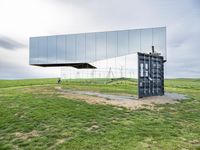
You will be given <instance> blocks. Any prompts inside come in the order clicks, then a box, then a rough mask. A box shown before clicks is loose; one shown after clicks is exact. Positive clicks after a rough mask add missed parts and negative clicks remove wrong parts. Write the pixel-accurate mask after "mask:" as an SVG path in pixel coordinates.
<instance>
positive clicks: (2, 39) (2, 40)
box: [0, 35, 26, 50]
mask: <svg viewBox="0 0 200 150" xmlns="http://www.w3.org/2000/svg"><path fill="white" fill-rule="evenodd" d="M25 46H26V45H25V44H22V43H20V42H18V41H16V40H14V39H12V38H9V37H6V36H3V35H0V47H1V48H3V49H7V50H15V49H18V48H24V47H25Z"/></svg>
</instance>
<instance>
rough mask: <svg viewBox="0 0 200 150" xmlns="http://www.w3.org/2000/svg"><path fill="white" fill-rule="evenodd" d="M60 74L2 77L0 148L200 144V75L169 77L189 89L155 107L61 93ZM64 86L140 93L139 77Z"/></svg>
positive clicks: (169, 85) (174, 86) (171, 86)
mask: <svg viewBox="0 0 200 150" xmlns="http://www.w3.org/2000/svg"><path fill="white" fill-rule="evenodd" d="M55 86H58V85H57V84H56V79H33V80H13V81H9V80H0V149H70V150H79V149H87V150H88V149H94V150H97V149H109V150H112V149H117V150H119V149H125V150H127V149H170V150H171V149H200V79H174V80H166V81H165V89H166V91H168V92H177V93H183V94H186V95H188V99H187V100H184V101H180V103H176V104H165V105H157V106H156V107H155V108H154V109H153V110H149V109H138V110H134V111H131V110H128V109H125V108H118V107H112V106H109V105H91V104H87V103H86V102H83V101H80V100H72V99H66V98H63V97H60V93H58V92H57V91H56V90H55ZM61 86H62V87H63V88H70V89H79V90H92V91H98V92H107V93H118V94H133V95H135V94H137V89H136V87H137V82H136V81H135V80H117V81H112V80H102V79H98V80H66V81H63V83H62V85H61Z"/></svg>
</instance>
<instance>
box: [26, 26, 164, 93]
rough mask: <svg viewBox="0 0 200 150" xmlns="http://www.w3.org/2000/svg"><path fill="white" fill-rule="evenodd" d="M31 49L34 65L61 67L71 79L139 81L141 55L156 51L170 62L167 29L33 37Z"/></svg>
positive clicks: (65, 75) (63, 76)
mask: <svg viewBox="0 0 200 150" xmlns="http://www.w3.org/2000/svg"><path fill="white" fill-rule="evenodd" d="M29 46H30V59H29V63H30V65H35V66H41V67H61V68H62V69H61V76H62V78H70V79H72V78H120V77H126V78H139V75H140V74H138V71H141V69H138V68H139V67H138V63H139V61H138V58H139V56H138V53H144V54H149V53H151V52H152V49H153V51H154V53H156V54H159V55H160V56H162V57H163V61H166V60H167V54H166V27H156V28H144V29H130V30H118V31H106V32H93V33H78V34H65V35H53V36H40V37H31V38H30V45H29ZM145 56H146V55H145ZM140 60H141V57H140ZM144 65H145V64H144ZM144 81H145V79H144ZM149 82H150V81H149ZM143 95H145V94H144V93H143Z"/></svg>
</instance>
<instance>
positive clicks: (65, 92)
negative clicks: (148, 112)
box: [56, 87, 186, 109]
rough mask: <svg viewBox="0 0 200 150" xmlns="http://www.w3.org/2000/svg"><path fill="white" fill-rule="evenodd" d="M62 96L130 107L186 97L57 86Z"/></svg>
mask: <svg viewBox="0 0 200 150" xmlns="http://www.w3.org/2000/svg"><path fill="white" fill-rule="evenodd" d="M56 90H58V91H59V92H60V94H61V96H62V97H65V98H69V99H78V100H83V101H85V102H87V103H89V104H104V105H112V106H118V107H125V108H128V109H138V108H149V109H153V107H154V106H155V105H156V104H167V103H169V104H174V103H178V101H177V100H182V99H186V97H185V96H184V95H181V94H177V93H166V94H165V95H164V96H152V97H146V98H141V99H137V98H136V97H133V96H124V95H123V96H122V95H120V96H119V95H114V94H102V93H97V92H91V91H75V90H70V89H61V87H56Z"/></svg>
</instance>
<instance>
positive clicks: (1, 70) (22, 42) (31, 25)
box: [0, 0, 200, 79]
mask: <svg viewBox="0 0 200 150" xmlns="http://www.w3.org/2000/svg"><path fill="white" fill-rule="evenodd" d="M159 26H166V27H167V63H166V64H165V69H166V77H168V78H171V77H174V78H175V77H176V78H177V77H198V78H200V0H0V79H16V78H35V77H58V76H60V69H59V68H40V67H33V66H29V60H28V55H29V50H28V46H29V43H28V42H29V37H31V36H40V35H55V34H67V33H79V32H93V31H94V32H95V31H109V30H118V29H134V28H150V27H159Z"/></svg>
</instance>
